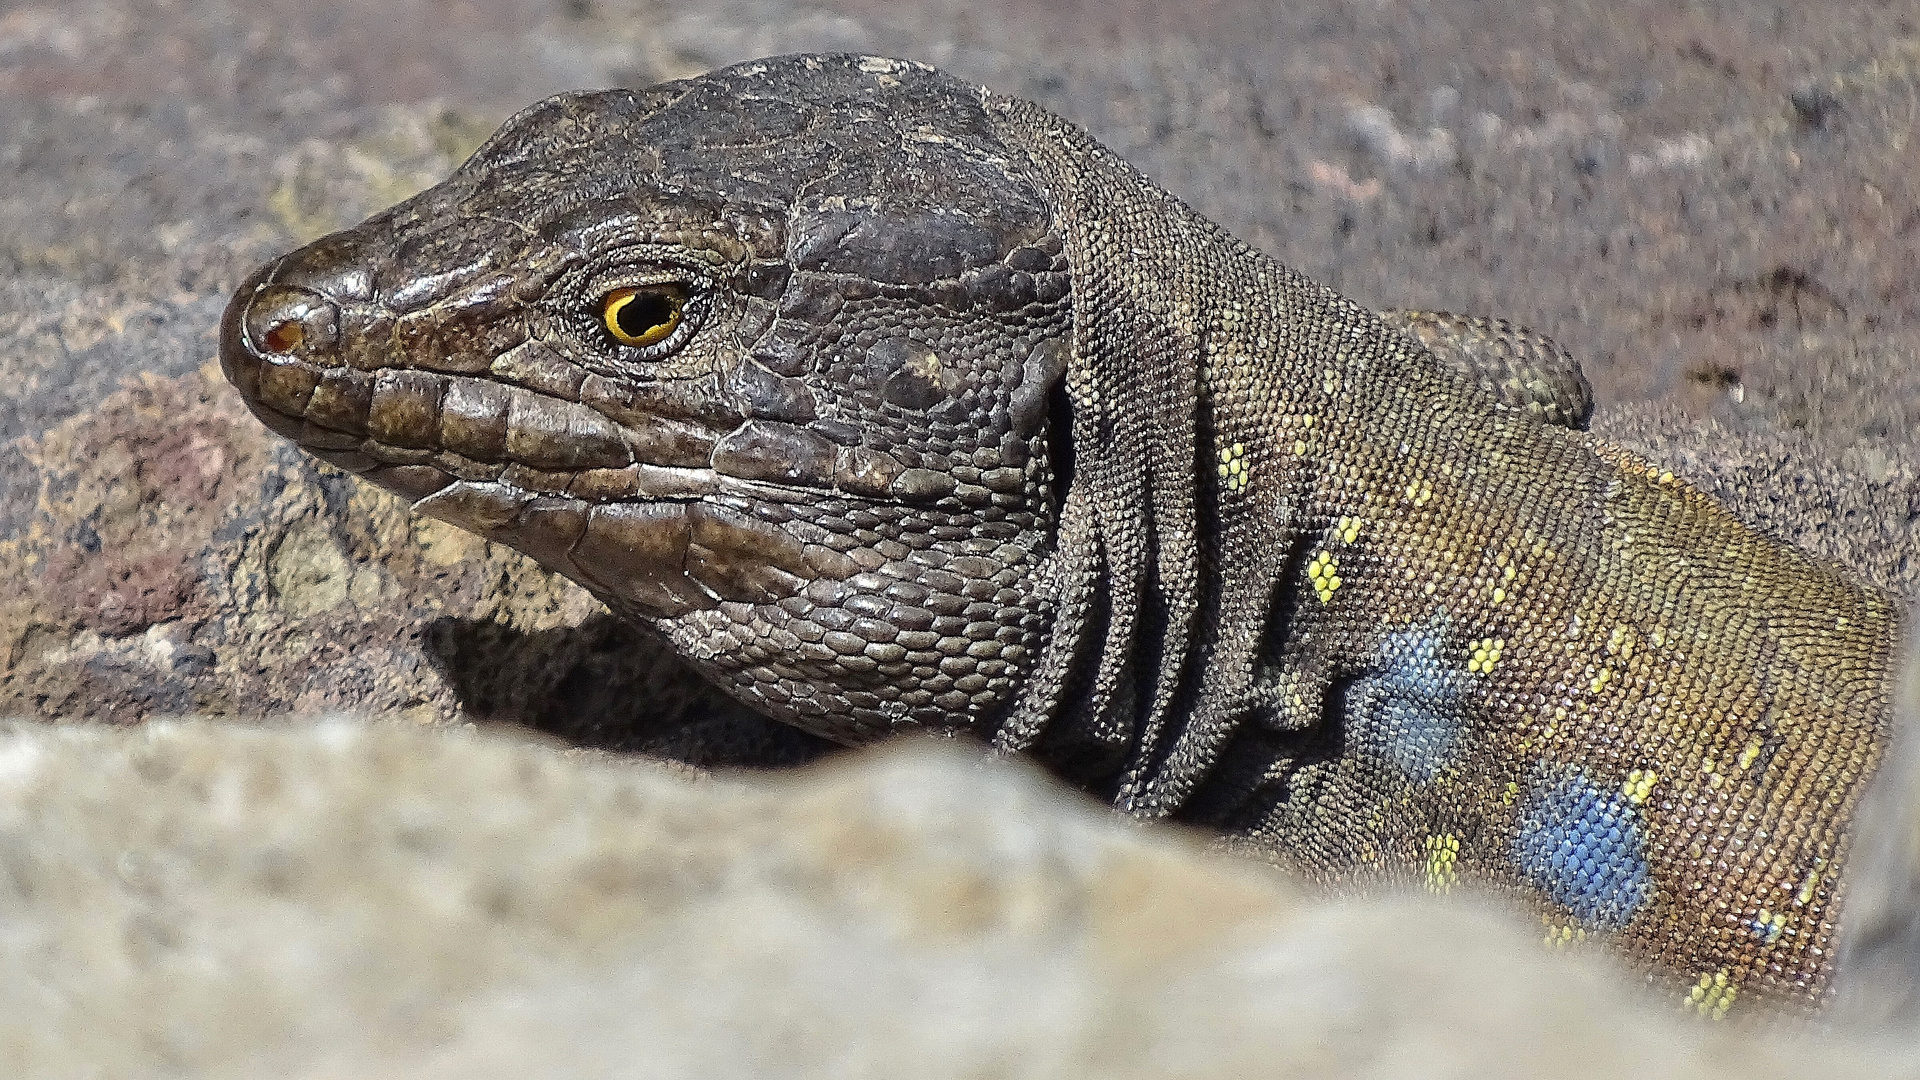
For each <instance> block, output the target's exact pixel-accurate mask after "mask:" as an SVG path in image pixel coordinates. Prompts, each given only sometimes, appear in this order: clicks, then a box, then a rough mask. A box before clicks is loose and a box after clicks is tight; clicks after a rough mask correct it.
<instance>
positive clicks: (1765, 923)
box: [1753, 908, 1787, 945]
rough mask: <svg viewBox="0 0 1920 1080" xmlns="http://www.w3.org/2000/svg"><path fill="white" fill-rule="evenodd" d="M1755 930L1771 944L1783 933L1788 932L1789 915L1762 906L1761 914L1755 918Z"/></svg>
mask: <svg viewBox="0 0 1920 1080" xmlns="http://www.w3.org/2000/svg"><path fill="white" fill-rule="evenodd" d="M1753 930H1754V933H1756V934H1759V935H1760V937H1761V939H1762V940H1764V941H1765V942H1766V943H1767V944H1768V945H1771V944H1773V943H1774V942H1776V941H1779V940H1780V935H1781V934H1784V933H1786V931H1787V916H1786V914H1785V913H1784V912H1779V911H1768V910H1767V909H1766V908H1761V909H1760V914H1759V916H1758V917H1757V918H1755V919H1754V920H1753Z"/></svg>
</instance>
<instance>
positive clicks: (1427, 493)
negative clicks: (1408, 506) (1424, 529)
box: [1407, 480, 1433, 506]
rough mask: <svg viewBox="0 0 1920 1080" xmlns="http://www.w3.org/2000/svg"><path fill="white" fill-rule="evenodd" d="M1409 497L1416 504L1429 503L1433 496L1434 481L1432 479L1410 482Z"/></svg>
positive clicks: (1408, 487)
mask: <svg viewBox="0 0 1920 1080" xmlns="http://www.w3.org/2000/svg"><path fill="white" fill-rule="evenodd" d="M1407 498H1408V499H1410V500H1412V502H1413V505H1415V506H1425V505H1427V500H1429V499H1431V498H1433V482H1432V481H1431V480H1414V481H1412V482H1410V483H1409V484H1407Z"/></svg>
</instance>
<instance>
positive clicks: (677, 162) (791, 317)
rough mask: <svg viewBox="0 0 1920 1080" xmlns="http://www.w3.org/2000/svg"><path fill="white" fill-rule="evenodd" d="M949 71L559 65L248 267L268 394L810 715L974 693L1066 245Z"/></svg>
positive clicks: (993, 618)
mask: <svg viewBox="0 0 1920 1080" xmlns="http://www.w3.org/2000/svg"><path fill="white" fill-rule="evenodd" d="M1049 206H1050V203H1049V201H1048V199H1047V198H1046V197H1045V196H1044V194H1043V193H1042V191H1041V190H1040V189H1039V187H1038V186H1037V185H1036V183H1035V182H1034V180H1033V179H1032V169H1031V167H1030V166H1029V164H1028V163H1027V162H1026V160H1025V158H1024V156H1023V155H1022V153H1021V152H1020V151H1018V150H1017V149H1014V148H1012V147H1010V146H1009V145H1007V144H1006V143H1005V142H1003V141H1002V139H1001V138H1000V137H999V136H998V135H997V134H996V130H995V127H994V123H993V120H992V118H991V116H990V115H989V108H988V106H987V104H986V103H985V100H984V99H983V96H982V92H981V91H979V90H978V89H976V88H974V87H972V86H970V85H967V84H964V83H960V82H957V81H955V80H953V79H950V78H948V77H946V76H944V75H941V74H939V73H938V72H936V71H934V70H933V69H931V68H927V67H923V66H919V65H914V64H907V63H903V62H899V61H892V60H879V59H875V58H870V57H853V56H840V57H788V58H781V59H775V60H764V61H756V62H754V63H750V64H744V65H740V66H737V67H734V68H730V69H726V70H723V71H719V72H715V73H712V74H709V75H706V76H702V77H699V78H694V79H688V80H684V81H681V82H674V83H667V84H663V85H660V86H656V87H653V88H650V89H647V90H640V91H629V90H613V91H605V92H598V93H576V94H565V95H561V96H558V97H555V98H551V99H549V100H547V101H544V102H541V103H539V104H537V105H535V106H533V107H532V108H530V109H528V110H526V111H525V112H523V113H521V114H520V115H518V116H516V117H514V118H513V119H511V120H509V121H508V122H507V123H506V125H505V126H503V127H502V128H501V129H500V131H499V132H497V133H496V134H495V135H494V136H493V137H492V138H491V139H490V140H489V141H488V142H487V143H486V144H485V145H484V146H482V147H481V148H480V149H479V150H478V151H477V152H476V153H475V154H474V155H473V157H472V158H471V159H470V160H468V161H467V162H466V163H465V164H464V165H463V166H461V167H460V169H459V170H458V171H456V172H455V173H454V174H453V175H452V176H451V177H449V178H448V179H447V180H446V181H445V182H443V183H441V184H439V185H438V186H436V187H433V188H431V189H429V190H427V191H425V192H423V193H421V194H420V195H418V196H416V197H414V198H412V199H409V200H408V201H406V202H404V203H401V204H399V205H398V206H395V207H393V208H392V209H390V210H387V211H385V212H384V213H381V214H379V215H377V216H375V217H373V218H372V219H370V220H368V221H366V222H365V223H363V224H361V225H359V226H356V227H354V228H351V229H347V230H345V231H343V232H339V233H335V234H333V235H331V236H327V237H323V238H321V239H319V240H317V241H315V242H313V243H311V244H308V245H306V246H305V247H302V248H300V249H299V250H297V251H294V252H292V253H290V254H288V255H286V256H284V257H282V258H280V259H277V260H275V261H273V262H272V263H270V264H268V265H266V266H264V267H262V268H260V269H259V270H258V271H256V272H255V273H254V274H253V275H252V276H251V277H250V278H249V279H248V280H247V281H246V282H245V283H244V284H243V285H242V286H241V287H240V289H239V291H238V293H237V295H236V296H235V297H234V299H233V301H232V303H231V304H230V305H229V307H228V309H227V312H226V315H225V318H224V319H223V322H222V328H221V346H220V356H221V362H222V365H223V368H224V370H225V372H226V374H227V376H228V378H229V379H230V380H231V381H232V382H233V383H234V385H235V386H236V387H238V388H239V390H240V392H241V394H242V395H243V396H244V398H245V399H246V401H247V404H248V405H249V406H250V407H251V408H252V410H253V412H254V413H255V414H256V415H257V416H258V417H260V419H261V420H263V421H264V422H265V423H266V424H267V425H268V426H269V427H271V428H273V429H274V430H275V431H277V432H279V433H281V434H283V435H285V436H287V437H289V438H291V439H293V440H295V441H296V442H297V443H299V445H300V446H302V447H303V448H305V449H306V450H308V451H309V452H311V453H313V454H314V455H316V456H318V457H320V458H322V459H324V460H326V461H328V462H331V463H333V464H335V465H337V466H339V467H341V468H344V469H346V470H348V471H350V472H353V473H355V474H357V475H359V476H360V477H362V478H364V479H366V480H368V481H371V482H373V483H375V484H378V485H380V486H382V487H384V488H387V489H388V490H391V491H393V492H396V493H398V494H400V495H401V496H403V497H404V498H406V499H408V500H410V501H412V503H413V505H414V508H415V509H416V510H418V511H420V512H422V513H425V514H430V515H432V516H434V517H437V518H440V519H442V520H445V521H448V522H451V523H453V524H456V525H459V526H461V527H464V528H467V529H470V530H472V531H474V532H476V533H479V534H481V535H483V536H486V537H488V538H490V539H493V540H497V541H500V542H503V543H506V544H508V545H511V546H513V547H515V548H518V549H519V550H521V551H523V552H525V553H527V554H528V555H531V556H533V557H534V558H536V559H538V560H539V561H541V562H542V563H544V564H545V565H547V566H549V567H551V568H552V569H554V570H557V571H558V572H560V573H562V574H565V575H566V576H568V577H570V578H572V579H574V580H575V581H578V582H580V583H581V584H582V585H584V586H586V587H587V588H588V589H590V590H591V591H592V592H593V593H594V594H595V595H597V596H598V597H600V598H601V599H602V600H603V601H605V602H606V603H607V604H608V605H609V606H611V607H612V608H614V609H615V610H616V611H618V612H620V613H622V614H624V615H627V616H630V617H634V618H639V619H642V620H645V621H649V622H652V623H653V624H654V625H655V626H656V627H658V628H659V629H660V630H661V631H662V632H664V633H665V634H666V635H667V636H668V638H669V639H671V640H672V641H673V642H674V643H675V645H676V647H677V648H678V649H679V650H680V651H681V652H682V653H683V654H685V655H686V656H688V657H689V658H690V659H692V660H693V661H694V662H695V663H696V664H697V665H698V666H700V667H702V668H703V669H704V670H705V671H706V672H707V673H708V674H709V675H710V676H711V677H714V678H715V679H716V680H717V681H719V682H721V684H722V685H724V686H726V687H728V688H729V689H730V690H731V691H732V692H733V693H734V694H735V695H736V696H740V697H742V698H743V699H744V700H746V701H747V702H748V703H749V704H751V705H753V706H755V707H757V708H759V709H761V710H762V711H764V712H767V713H769V714H771V715H774V716H777V717H780V718H782V719H786V720H789V721H791V722H794V723H797V724H799V725H801V726H803V727H806V728H808V729H810V730H813V731H816V732H819V733H821V734H824V735H827V736H828V737H831V738H836V739H840V740H842V741H857V740H860V739H864V738H868V737H871V736H873V735H876V734H879V733H881V732H883V731H885V730H887V729H889V728H891V727H893V726H895V725H900V724H920V725H927V726H935V727H942V728H954V727H964V726H975V725H979V724H981V723H982V722H983V721H986V720H988V719H990V718H991V717H992V716H993V715H994V714H996V713H997V712H999V711H1001V710H1003V709H1004V707H1005V705H1006V703H1007V702H1008V700H1009V699H1010V698H1011V696H1012V694H1013V692H1014V691H1015V690H1016V688H1017V686H1018V683H1019V680H1020V677H1021V675H1022V673H1023V670H1024V668H1025V666H1026V665H1028V664H1030V663H1031V661H1032V658H1033V656H1034V654H1035V652H1036V651H1037V647H1038V644H1039V642H1040V640H1041V638H1042V637H1043V635H1044V633H1045V631H1046V627H1047V622H1048V619H1049V615H1050V613H1049V612H1048V611H1047V610H1046V609H1045V608H1044V599H1043V597H1044V594H1045V589H1044V588H1043V587H1041V586H1042V583H1041V582H1040V580H1039V579H1041V578H1043V577H1044V576H1045V574H1044V571H1043V569H1042V568H1043V566H1044V564H1045V561H1046V558H1047V555H1048V553H1049V550H1050V546H1051V543H1052V534H1053V528H1054V516H1055V514H1056V513H1057V503H1058V499H1057V497H1056V493H1055V490H1054V488H1055V481H1056V473H1057V472H1058V471H1059V470H1058V468H1057V466H1056V463H1055V462H1053V461H1051V460H1050V457H1049V441H1048V436H1049V402H1050V398H1051V395H1052V392H1053V390H1054V388H1055V387H1056V385H1057V384H1058V382H1059V380H1060V377H1061V374H1062V371H1063V369H1064V368H1065V366H1066V362H1067V355H1068V353H1069V351H1070V347H1069V336H1070V330H1071V325H1072V315H1071V310H1070V297H1069V295H1068V294H1069V277H1068V267H1067V261H1066V255H1065V253H1064V251H1063V246H1062V242H1061V237H1060V235H1059V228H1058V226H1057V224H1056V222H1054V221H1053V220H1052V216H1051V211H1050V209H1049Z"/></svg>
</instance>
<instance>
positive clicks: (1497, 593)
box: [1493, 585, 1507, 604]
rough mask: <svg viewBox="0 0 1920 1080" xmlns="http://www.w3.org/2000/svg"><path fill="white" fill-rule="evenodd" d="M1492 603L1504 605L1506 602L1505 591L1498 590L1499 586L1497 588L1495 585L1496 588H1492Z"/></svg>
mask: <svg viewBox="0 0 1920 1080" xmlns="http://www.w3.org/2000/svg"><path fill="white" fill-rule="evenodd" d="M1493 602H1494V603H1496V604H1504V603H1506V602H1507V590H1505V589H1502V588H1500V587H1499V586H1497V585H1496V586H1494V589H1493Z"/></svg>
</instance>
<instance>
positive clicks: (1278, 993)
mask: <svg viewBox="0 0 1920 1080" xmlns="http://www.w3.org/2000/svg"><path fill="white" fill-rule="evenodd" d="M0 868H3V869H4V872H3V873H0V904H4V907H5V910H6V912H7V918H6V922H5V933H4V935H0V960H3V961H4V962H3V963H0V972H4V974H0V1069H4V1071H5V1073H6V1074H7V1075H8V1076H11V1077H16V1078H20V1080H33V1078H40V1077H46V1078H55V1077H58V1078H63V1080H64V1078H66V1077H72V1076H76V1075H112V1076H154V1075H191V1076H196V1077H207V1078H218V1077H228V1076H234V1077H238V1076H258V1075H263V1074H271V1075H274V1076H283V1077H312V1078H322V1077H328V1078H332V1077H342V1078H344V1077H355V1076H370V1075H379V1076H409V1077H421V1078H427V1077H446V1078H449V1080H452V1078H455V1077H458V1078H461V1080H479V1078H485V1077H503V1078H504V1077H516V1078H517V1077H527V1076H584V1075H592V1076H607V1077H618V1076H635V1077H638V1076H803V1075H804V1076H821V1075H832V1076H847V1077H860V1076H871V1077H895V1076H917V1077H928V1078H937V1077H976V1076H988V1075H991V1076H1035V1077H1041V1076H1062V1077H1064V1076H1106V1077H1116V1078H1118V1077H1136V1076H1137V1077H1148V1076H1154V1077H1164V1076H1186V1077H1222V1078H1224V1077H1244V1076H1254V1075H1274V1076H1297V1075H1309V1074H1311V1075H1330V1076H1341V1077H1354V1078H1359V1077H1383V1078H1384V1077H1401V1078H1414V1077H1457V1076H1473V1077H1484V1078H1501V1077H1515V1078H1519V1077H1537V1076H1570V1075H1594V1076H1602V1075H1615V1076H1627V1075H1645V1074H1648V1073H1649V1072H1653V1073H1657V1074H1658V1075H1661V1076H1671V1077H1729V1078H1732V1077H1742V1078H1746V1077H1772V1076H1778V1077H1783V1078H1784V1077H1791V1076H1800V1075H1806V1074H1808V1073H1809V1071H1813V1072H1815V1073H1816V1074H1819V1075H1847V1076H1858V1077H1863V1078H1864V1077H1874V1076H1893V1075H1904V1073H1905V1071H1906V1070H1907V1069H1908V1068H1909V1067H1910V1066H1909V1065H1908V1064H1907V1061H1908V1060H1910V1059H1903V1058H1901V1057H1900V1056H1898V1055H1896V1054H1894V1053H1892V1052H1890V1051H1888V1050H1886V1049H1879V1050H1876V1049H1873V1048H1870V1047H1849V1046H1846V1045H1843V1044H1840V1043H1838V1042H1836V1041H1833V1040H1830V1039H1820V1038H1815V1037H1811V1036H1808V1037H1803V1038H1802V1039H1799V1040H1795V1039H1790V1038H1788V1037H1786V1036H1785V1035H1783V1034H1781V1033H1777V1032H1776V1033H1768V1032H1764V1031H1761V1030H1759V1029H1756V1028H1746V1027H1738V1026H1729V1025H1721V1026H1719V1027H1713V1026H1709V1025H1707V1024H1706V1023H1704V1022H1697V1021H1695V1022H1688V1021H1686V1020H1684V1019H1682V1018H1680V1017H1679V1016H1677V1015H1675V1013H1673V1012H1668V1011H1658V1012H1656V1011H1653V1010H1651V1009H1649V1008H1648V1007H1646V1006H1645V1005H1644V1004H1637V1003H1636V1002H1635V1000H1634V995H1633V993H1632V991H1631V988H1630V987H1629V986H1628V985H1626V984H1625V983H1619V982H1616V981H1615V978H1616V976H1614V975H1613V974H1612V973H1611V972H1610V971H1608V970H1607V969H1606V968H1605V967H1604V966H1603V965H1601V964H1599V963H1597V962H1596V961H1595V960H1594V959H1593V958H1591V957H1581V956H1573V955H1566V954H1553V953H1550V952H1548V951H1547V950H1545V949H1543V948H1541V947H1540V946H1539V939H1538V937H1537V936H1536V935H1535V934H1534V933H1531V932H1523V931H1520V930H1517V929H1516V928H1515V927H1513V926H1512V925H1510V924H1509V923H1508V922H1507V921H1506V920H1505V919H1504V918H1502V917H1500V915H1499V913H1498V912H1497V911H1495V910H1492V909H1487V908H1481V907H1477V906H1475V905H1473V904H1471V903H1465V902H1461V903H1454V904H1445V903H1442V902H1439V901H1435V900H1432V899H1430V898H1426V897H1399V896H1382V897H1374V898H1370V899H1349V900H1331V899H1327V898H1316V897H1314V896H1312V895H1310V894H1308V893H1307V892H1305V891H1303V890H1302V889H1301V888H1300V887H1299V886H1296V885H1294V884H1293V883H1291V882H1290V881H1289V880H1287V879H1285V878H1284V877H1281V876H1279V875H1277V874H1275V873H1272V872H1269V871H1265V870H1264V869H1263V868H1260V867H1257V866H1254V865H1252V864H1248V863H1242V862H1239V861H1236V860H1231V859H1228V858H1225V857H1223V856H1219V855H1208V854H1206V853H1204V852H1202V851H1200V850H1199V849H1198V848H1197V847H1196V846H1195V843H1194V842H1193V841H1191V840H1189V839H1187V838H1186V837H1183V836H1181V835H1179V834H1176V833H1173V832H1170V831H1167V830H1164V829H1145V828H1140V827H1137V826H1131V825H1128V824H1126V823H1123V822H1121V821H1119V820H1117V819H1115V818H1113V817H1112V816H1111V815H1109V814H1108V813H1106V812H1105V811H1103V810H1100V809H1099V808H1096V807H1094V806H1091V805H1088V804H1086V803H1083V802H1081V801H1079V800H1078V799H1075V798H1073V797H1070V796H1067V795H1065V794H1063V793H1061V792H1060V791H1059V790H1058V789H1057V787H1055V786H1054V785H1052V784H1051V783H1049V782H1047V781H1045V780H1043V779H1042V778H1041V777H1038V776H1036V775H1033V774H1031V773H1029V772H1027V771H1025V770H1022V769H1018V768H1015V767H1013V766H1011V765H1009V764H1007V763H1004V762H998V761H990V760H982V759H978V758H975V757H973V756H971V755H969V754H964V753H961V752H959V751H958V750H957V749H956V748H954V747H952V746H939V745H934V744H920V745H913V746H909V747H902V748H895V749H894V750H892V751H890V752H886V753H882V754H878V755H872V756H866V757H862V758H859V759H857V760H855V761H852V762H851V763H850V764H844V765H838V766H835V767H832V768H830V769H825V770H821V771H817V772H809V773H806V774H804V775H797V776H793V777H790V778H783V779H760V780H755V781H751V782H746V781H740V780H723V781H713V780H707V781H697V780H688V779H685V778H682V777H680V776H676V775H673V774H670V773H668V772H665V771H663V770H661V769H660V768H658V767H650V766H647V765H645V764H642V763H638V762H634V761H631V760H627V761H619V760H611V759H607V758H605V757H600V756H596V755H590V754H583V753H581V752H577V751H575V752H565V751H560V750H556V749H554V748H551V747H549V746H546V745H541V744H536V743H528V742H523V741H515V740H509V739H502V738H496V737H481V736H476V735H470V734H464V733H461V732H457V731H447V730H444V729H441V730H432V729H429V730H422V729H418V728H413V727H410V726H407V725H404V724H384V725H383V724H355V723H349V722H345V721H337V720H336V721H328V722H323V723H319V724H310V725H309V724H300V725H274V726H270V727H267V728H259V727H241V726H227V725H215V724H206V723H155V724H149V725H147V726H145V727H142V728H138V729H133V730H115V729H106V728H100V727H92V726H78V727H74V726H69V727H49V726H39V725H31V724H27V725H15V726H12V727H9V728H6V729H4V730H0Z"/></svg>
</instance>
